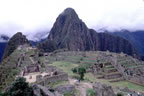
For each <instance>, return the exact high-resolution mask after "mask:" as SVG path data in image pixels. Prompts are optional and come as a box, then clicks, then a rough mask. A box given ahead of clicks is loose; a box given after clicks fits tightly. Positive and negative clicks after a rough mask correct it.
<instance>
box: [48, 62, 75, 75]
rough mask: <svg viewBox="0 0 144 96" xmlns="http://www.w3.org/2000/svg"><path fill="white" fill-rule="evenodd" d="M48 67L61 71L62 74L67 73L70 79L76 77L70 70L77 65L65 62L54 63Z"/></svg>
mask: <svg viewBox="0 0 144 96" xmlns="http://www.w3.org/2000/svg"><path fill="white" fill-rule="evenodd" d="M49 65H52V66H56V67H57V68H60V69H62V70H63V71H64V72H66V73H68V75H69V76H71V77H73V76H75V75H76V74H74V73H73V72H72V71H71V70H72V69H73V68H75V67H78V65H77V64H74V63H71V62H66V61H56V62H53V63H52V64H49Z"/></svg>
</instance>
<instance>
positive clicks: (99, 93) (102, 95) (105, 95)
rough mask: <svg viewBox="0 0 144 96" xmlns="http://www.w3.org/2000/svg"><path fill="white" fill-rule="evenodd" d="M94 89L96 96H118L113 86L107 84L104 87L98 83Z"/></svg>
mask: <svg viewBox="0 0 144 96" xmlns="http://www.w3.org/2000/svg"><path fill="white" fill-rule="evenodd" d="M93 89H94V91H95V93H96V96H116V95H115V94H114V91H113V89H112V87H111V86H108V85H105V84H103V85H102V84H100V83H99V82H96V83H95V84H94V85H93Z"/></svg>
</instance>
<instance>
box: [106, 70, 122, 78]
mask: <svg viewBox="0 0 144 96" xmlns="http://www.w3.org/2000/svg"><path fill="white" fill-rule="evenodd" d="M120 77H122V75H121V74H120V72H111V73H104V78H105V79H115V78H120Z"/></svg>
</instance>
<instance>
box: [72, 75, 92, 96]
mask: <svg viewBox="0 0 144 96" xmlns="http://www.w3.org/2000/svg"><path fill="white" fill-rule="evenodd" d="M69 82H70V84H71V85H74V86H75V87H76V89H77V90H79V91H80V96H86V91H87V89H89V88H93V86H92V83H88V82H80V83H79V82H78V80H76V79H72V78H69Z"/></svg>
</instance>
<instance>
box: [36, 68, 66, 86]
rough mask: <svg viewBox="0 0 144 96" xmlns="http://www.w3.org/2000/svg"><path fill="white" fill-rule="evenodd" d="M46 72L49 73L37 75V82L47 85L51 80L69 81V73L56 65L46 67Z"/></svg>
mask: <svg viewBox="0 0 144 96" xmlns="http://www.w3.org/2000/svg"><path fill="white" fill-rule="evenodd" d="M46 72H47V73H49V74H47V75H44V76H42V75H37V76H36V83H38V84H41V85H43V86H44V85H47V84H49V83H51V82H57V81H67V80H68V74H67V73H65V72H63V71H62V70H60V69H57V68H56V67H54V66H48V67H47V68H46Z"/></svg>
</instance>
